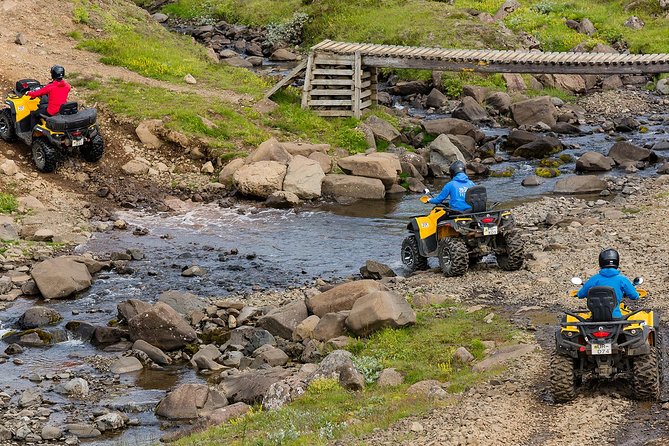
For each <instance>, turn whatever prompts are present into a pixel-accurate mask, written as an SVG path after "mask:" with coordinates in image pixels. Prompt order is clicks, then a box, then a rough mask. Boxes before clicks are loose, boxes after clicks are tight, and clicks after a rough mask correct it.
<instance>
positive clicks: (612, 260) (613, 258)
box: [599, 249, 620, 268]
mask: <svg viewBox="0 0 669 446" xmlns="http://www.w3.org/2000/svg"><path fill="white" fill-rule="evenodd" d="M619 265H620V255H619V254H618V251H616V250H615V249H605V250H604V251H602V252H600V253H599V267H600V268H618V266H619Z"/></svg>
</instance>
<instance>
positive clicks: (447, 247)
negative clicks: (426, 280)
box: [437, 237, 469, 277]
mask: <svg viewBox="0 0 669 446" xmlns="http://www.w3.org/2000/svg"><path fill="white" fill-rule="evenodd" d="M437 257H439V266H440V267H441V271H442V272H443V273H444V275H445V276H446V277H454V276H462V275H464V274H465V273H466V272H467V269H468V268H469V252H468V250H467V245H466V244H465V242H464V240H462V239H459V238H451V237H449V238H445V239H442V240H440V241H439V246H438V247H437Z"/></svg>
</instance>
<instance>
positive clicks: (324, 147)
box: [281, 142, 330, 158]
mask: <svg viewBox="0 0 669 446" xmlns="http://www.w3.org/2000/svg"><path fill="white" fill-rule="evenodd" d="M281 146H282V147H283V148H284V149H286V151H287V152H288V153H290V154H291V155H292V156H298V155H302V156H304V157H305V158H309V156H310V155H311V154H312V153H328V150H330V144H307V143H301V142H282V143H281Z"/></svg>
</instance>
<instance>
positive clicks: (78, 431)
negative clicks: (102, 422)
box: [63, 423, 102, 438]
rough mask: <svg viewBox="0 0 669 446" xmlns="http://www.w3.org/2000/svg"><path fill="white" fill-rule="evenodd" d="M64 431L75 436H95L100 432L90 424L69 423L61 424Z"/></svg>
mask: <svg viewBox="0 0 669 446" xmlns="http://www.w3.org/2000/svg"><path fill="white" fill-rule="evenodd" d="M63 430H64V431H65V432H66V433H69V434H72V435H74V436H76V437H77V438H96V437H99V436H100V435H102V433H101V432H100V431H99V430H98V429H96V428H95V426H93V425H90V424H80V423H71V424H66V425H64V426H63Z"/></svg>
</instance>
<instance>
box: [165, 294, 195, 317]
mask: <svg viewBox="0 0 669 446" xmlns="http://www.w3.org/2000/svg"><path fill="white" fill-rule="evenodd" d="M158 302H162V303H164V304H167V305H169V306H170V307H172V308H174V310H175V311H176V312H177V313H179V314H180V315H182V316H184V317H188V316H190V315H191V313H193V311H199V310H203V309H205V308H206V307H207V302H205V301H204V300H202V299H201V298H200V297H198V296H196V295H195V294H191V293H183V292H181V291H176V290H169V291H165V292H163V293H160V296H158Z"/></svg>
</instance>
